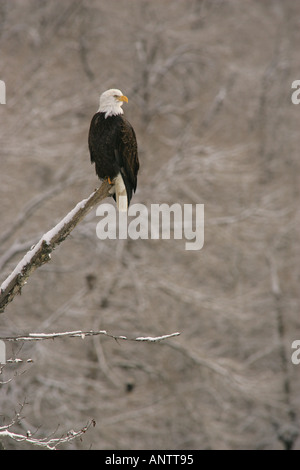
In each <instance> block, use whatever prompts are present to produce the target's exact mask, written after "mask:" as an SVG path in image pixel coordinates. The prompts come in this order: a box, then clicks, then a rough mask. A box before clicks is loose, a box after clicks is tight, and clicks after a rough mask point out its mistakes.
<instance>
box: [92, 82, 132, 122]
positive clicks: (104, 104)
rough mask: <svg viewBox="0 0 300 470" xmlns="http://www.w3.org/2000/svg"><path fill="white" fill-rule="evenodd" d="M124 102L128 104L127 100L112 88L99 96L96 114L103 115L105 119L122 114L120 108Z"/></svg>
mask: <svg viewBox="0 0 300 470" xmlns="http://www.w3.org/2000/svg"><path fill="white" fill-rule="evenodd" d="M124 101H125V102H126V103H128V98H127V96H124V95H123V93H122V92H121V91H120V90H117V89H114V88H113V89H111V90H106V91H105V92H104V93H102V95H101V96H100V104H99V109H98V113H105V118H107V117H108V116H116V115H118V114H123V109H122V106H123V103H124Z"/></svg>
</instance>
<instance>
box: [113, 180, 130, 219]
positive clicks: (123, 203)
mask: <svg viewBox="0 0 300 470" xmlns="http://www.w3.org/2000/svg"><path fill="white" fill-rule="evenodd" d="M114 183H115V191H116V193H115V194H116V202H117V207H118V209H119V211H120V212H127V210H128V198H127V191H126V186H125V184H124V181H123V177H122V175H121V173H119V174H118V176H117V177H116V178H115V180H114Z"/></svg>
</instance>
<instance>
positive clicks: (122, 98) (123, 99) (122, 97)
mask: <svg viewBox="0 0 300 470" xmlns="http://www.w3.org/2000/svg"><path fill="white" fill-rule="evenodd" d="M116 98H117V100H118V101H125V103H128V98H127V96H125V95H122V96H117V97H116Z"/></svg>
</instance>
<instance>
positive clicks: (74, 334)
mask: <svg viewBox="0 0 300 470" xmlns="http://www.w3.org/2000/svg"><path fill="white" fill-rule="evenodd" d="M99 335H104V336H108V337H110V338H113V339H115V340H124V341H144V342H149V343H156V342H159V341H162V340H165V339H168V338H172V337H174V336H179V335H180V333H179V332H176V333H171V334H166V335H162V336H138V337H136V338H129V337H127V336H123V335H113V334H111V333H108V332H107V331H106V330H99V331H92V330H90V331H80V330H77V331H64V332H61V333H29V334H28V335H19V336H7V337H3V338H2V337H1V338H0V339H1V340H3V341H41V340H45V339H55V338H65V337H69V338H82V339H84V338H86V337H87V336H99Z"/></svg>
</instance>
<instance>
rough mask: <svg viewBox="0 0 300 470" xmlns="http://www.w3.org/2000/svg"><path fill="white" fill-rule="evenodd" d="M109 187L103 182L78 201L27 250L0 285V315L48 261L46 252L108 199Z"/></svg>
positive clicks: (48, 253) (48, 255)
mask: <svg viewBox="0 0 300 470" xmlns="http://www.w3.org/2000/svg"><path fill="white" fill-rule="evenodd" d="M109 190H110V184H109V183H108V182H107V181H104V182H103V183H102V185H101V186H100V188H98V189H97V190H95V191H94V192H93V193H92V194H91V195H90V196H89V197H88V198H87V199H84V200H83V201H81V202H79V203H78V204H77V205H76V206H75V207H74V209H72V210H71V211H70V212H69V213H68V214H67V215H66V216H65V217H64V218H63V219H62V220H61V221H60V222H59V223H58V224H57V225H56V226H55V227H53V228H52V229H51V230H49V231H48V232H47V233H45V234H44V235H43V236H42V238H41V239H40V240H39V242H38V243H37V244H36V245H35V246H33V247H32V248H31V250H29V251H28V252H27V253H26V255H25V256H24V257H23V258H22V259H21V261H20V262H19V263H18V264H17V266H16V267H15V269H14V270H13V272H12V273H11V274H10V275H9V276H8V277H7V279H6V280H5V281H4V282H3V283H2V285H1V286H0V313H2V312H4V310H5V308H6V306H7V305H8V304H9V302H11V301H12V300H13V298H14V297H15V295H16V294H19V293H20V292H21V289H22V287H23V286H24V284H26V282H27V279H28V278H29V276H30V275H31V274H32V273H33V272H34V271H35V270H36V269H37V268H39V267H40V266H42V265H43V264H45V263H47V262H48V261H49V260H50V259H51V255H50V253H51V252H52V251H53V250H54V248H55V247H56V246H57V245H59V244H60V243H61V242H62V241H64V240H65V238H67V236H68V235H69V234H70V233H71V231H72V230H73V229H74V228H75V227H76V225H77V224H78V223H79V222H80V221H81V220H82V219H83V218H84V217H85V216H86V215H87V214H88V212H90V211H91V209H92V208H93V207H94V206H95V204H97V203H99V202H100V201H102V200H103V199H105V198H106V197H108V196H110V193H109Z"/></svg>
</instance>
